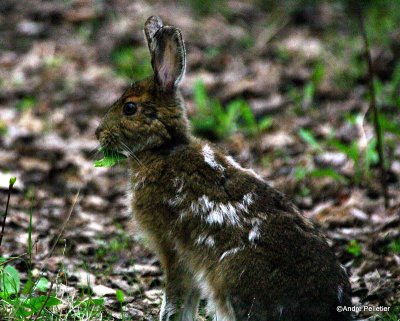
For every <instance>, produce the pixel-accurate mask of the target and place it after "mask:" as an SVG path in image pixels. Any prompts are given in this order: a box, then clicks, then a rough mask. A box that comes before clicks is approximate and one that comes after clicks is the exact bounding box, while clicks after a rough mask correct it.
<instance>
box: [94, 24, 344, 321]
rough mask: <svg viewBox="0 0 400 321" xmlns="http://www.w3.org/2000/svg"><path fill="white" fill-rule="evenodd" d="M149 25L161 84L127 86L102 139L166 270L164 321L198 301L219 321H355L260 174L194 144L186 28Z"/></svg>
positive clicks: (316, 249)
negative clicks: (123, 160) (185, 85)
mask: <svg viewBox="0 0 400 321" xmlns="http://www.w3.org/2000/svg"><path fill="white" fill-rule="evenodd" d="M146 28H147V29H146V30H145V31H146V36H147V40H148V42H149V49H150V53H151V55H152V61H153V62H154V61H157V63H156V64H154V63H153V69H154V72H155V75H158V76H157V77H156V76H152V77H150V78H148V79H144V80H142V81H139V82H137V83H135V84H133V85H132V86H131V87H130V88H128V89H127V90H126V91H125V93H124V94H123V95H122V97H121V98H120V99H119V100H118V101H117V102H116V103H115V104H114V105H113V106H112V107H111V109H110V111H109V112H108V113H107V115H106V116H105V117H104V119H103V120H102V122H101V124H100V126H99V128H98V130H97V132H96V134H97V137H98V138H99V140H100V142H101V144H102V146H103V147H104V148H108V149H111V150H115V151H119V152H125V153H127V154H129V156H130V167H131V170H132V176H131V184H132V193H133V202H132V206H133V211H134V215H135V218H136V220H137V221H138V223H139V225H140V227H141V228H142V230H143V231H144V232H145V233H146V234H147V236H148V237H149V239H150V243H151V244H152V246H153V249H154V251H155V252H156V254H157V255H158V257H159V259H160V261H161V264H162V267H163V269H164V272H165V283H166V286H165V297H164V302H163V307H162V309H161V313H160V320H162V321H165V320H180V321H191V320H195V319H196V314H197V307H198V301H199V297H200V293H202V295H203V296H205V297H206V299H208V302H209V310H210V313H214V314H215V315H216V320H218V321H235V320H236V321H245V320H246V321H247V320H249V321H250V320H252V321H266V320H271V321H275V320H284V321H302V320H304V321H311V320H313V321H316V320H321V321H322V320H324V321H334V320H337V321H339V320H350V318H351V316H350V315H348V314H345V313H337V312H336V306H338V305H348V306H349V305H350V304H351V302H350V297H351V289H350V284H349V281H348V277H347V275H346V272H345V271H344V270H343V269H342V268H341V267H340V264H339V263H338V261H337V260H336V258H335V256H334V254H333V252H332V250H331V249H330V248H329V246H328V244H327V242H326V241H325V239H324V237H323V236H322V235H321V233H320V232H319V231H318V230H317V229H316V228H315V227H314V226H313V224H312V223H311V222H310V221H309V220H307V219H306V218H304V217H303V216H302V214H301V213H300V212H299V211H298V210H297V209H296V207H295V206H294V205H293V204H292V203H291V202H290V201H289V200H287V199H286V198H285V197H284V196H283V195H282V194H281V193H280V192H278V191H277V190H275V189H273V188H272V187H270V186H269V185H268V184H267V183H266V182H265V181H264V180H263V179H261V178H260V177H258V176H257V175H256V174H255V173H254V172H252V171H251V170H247V169H243V168H241V167H240V165H239V164H237V163H236V162H234V161H233V160H232V159H231V158H229V157H227V156H225V155H224V154H223V153H222V152H221V151H219V150H218V149H217V148H215V147H213V146H211V145H210V144H209V143H206V142H204V141H201V140H199V139H196V138H194V137H192V136H191V134H190V130H189V126H188V121H187V118H186V115H185V107H184V103H183V100H182V97H181V95H180V93H179V90H178V84H179V81H180V78H181V76H182V73H183V71H184V61H185V53H184V46H183V42H182V40H181V36H180V32H179V31H178V30H177V29H176V28H173V27H166V29H165V30H167V31H164V27H162V23H161V20H160V19H159V18H155V17H151V18H149V20H148V22H147V24H146ZM160 39H162V40H160ZM157 41H158V42H159V41H162V44H160V43H158V42H157ZM153 42H156V43H155V44H154V43H153ZM157 50H162V51H163V52H161V53H160V52H157ZM163 57H167V58H168V59H166V61H163ZM171 57H175V59H176V61H172V62H171ZM163 63H164V65H163V66H162V67H160V65H162V64H163ZM161 69H162V70H163V72H162V73H158V72H159V71H160V70H161ZM171 79H172V81H171ZM127 102H134V103H136V105H137V111H136V113H135V114H134V115H131V116H126V115H124V114H123V112H122V111H123V106H124V104H125V103H127Z"/></svg>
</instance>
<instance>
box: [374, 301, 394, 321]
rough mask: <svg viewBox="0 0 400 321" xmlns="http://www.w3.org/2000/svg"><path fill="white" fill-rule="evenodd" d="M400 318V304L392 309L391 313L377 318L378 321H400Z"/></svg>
mask: <svg viewBox="0 0 400 321" xmlns="http://www.w3.org/2000/svg"><path fill="white" fill-rule="evenodd" d="M399 316H400V304H395V305H393V306H391V307H390V311H389V312H385V313H384V314H382V315H378V316H377V317H376V321H399Z"/></svg>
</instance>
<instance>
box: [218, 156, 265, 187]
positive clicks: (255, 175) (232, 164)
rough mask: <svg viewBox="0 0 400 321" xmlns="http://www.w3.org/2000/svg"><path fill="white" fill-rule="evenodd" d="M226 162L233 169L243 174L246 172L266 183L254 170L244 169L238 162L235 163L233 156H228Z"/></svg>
mask: <svg viewBox="0 0 400 321" xmlns="http://www.w3.org/2000/svg"><path fill="white" fill-rule="evenodd" d="M226 161H227V162H228V164H229V165H231V166H232V167H234V168H236V169H239V170H241V171H243V172H246V173H248V174H250V175H251V176H253V177H255V178H257V179H258V180H260V181H263V182H264V179H263V178H262V177H261V176H260V175H258V174H257V173H256V172H255V171H254V170H253V169H251V168H243V167H242V166H240V164H239V163H238V162H237V161H235V160H234V159H233V157H232V156H227V157H226Z"/></svg>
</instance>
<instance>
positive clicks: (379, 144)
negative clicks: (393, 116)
mask: <svg viewBox="0 0 400 321" xmlns="http://www.w3.org/2000/svg"><path fill="white" fill-rule="evenodd" d="M356 11H357V17H358V23H359V27H360V32H361V35H362V38H363V41H364V55H365V59H366V60H367V62H368V86H369V93H370V101H369V108H370V109H371V110H372V112H373V115H374V127H375V135H376V139H377V144H376V148H377V151H378V155H379V168H380V172H381V186H382V192H383V198H384V202H385V208H386V209H387V208H388V207H389V194H388V187H387V180H386V170H385V159H384V153H383V142H382V135H381V130H382V129H381V125H380V122H379V112H378V108H377V107H376V94H375V87H374V68H373V65H372V58H371V52H370V48H369V42H368V36H367V31H366V29H365V25H364V19H363V14H362V8H361V4H360V1H358V2H357V8H356Z"/></svg>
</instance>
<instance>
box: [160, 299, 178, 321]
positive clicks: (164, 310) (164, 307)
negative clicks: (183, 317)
mask: <svg viewBox="0 0 400 321" xmlns="http://www.w3.org/2000/svg"><path fill="white" fill-rule="evenodd" d="M167 301H168V300H167V295H166V294H165V292H164V295H163V298H162V303H161V309H160V320H162V317H163V316H165V315H173V314H174V313H175V306H174V305H172V304H170V303H169V302H167Z"/></svg>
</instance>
